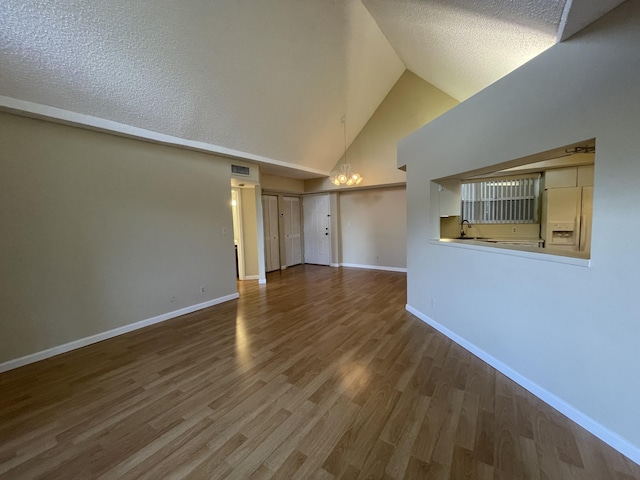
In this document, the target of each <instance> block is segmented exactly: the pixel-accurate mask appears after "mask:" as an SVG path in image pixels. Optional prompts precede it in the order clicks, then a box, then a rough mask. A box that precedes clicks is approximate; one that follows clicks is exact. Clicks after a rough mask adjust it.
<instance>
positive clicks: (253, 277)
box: [242, 275, 260, 280]
mask: <svg viewBox="0 0 640 480" xmlns="http://www.w3.org/2000/svg"><path fill="white" fill-rule="evenodd" d="M242 280H260V275H245V276H244V278H243V279H242Z"/></svg>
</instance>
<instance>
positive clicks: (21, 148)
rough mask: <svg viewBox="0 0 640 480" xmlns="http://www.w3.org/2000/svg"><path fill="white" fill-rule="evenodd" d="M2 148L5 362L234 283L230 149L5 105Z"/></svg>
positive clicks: (222, 291)
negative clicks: (134, 136) (155, 139)
mask: <svg viewBox="0 0 640 480" xmlns="http://www.w3.org/2000/svg"><path fill="white" fill-rule="evenodd" d="M0 152H1V154H0V172H1V174H0V230H1V231H2V234H1V235H0V265H2V268H0V305H2V307H1V308H0V363H2V362H4V361H7V360H10V359H16V358H18V357H21V356H25V355H28V354H32V353H35V352H38V351H42V350H45V349H48V348H51V347H54V346H59V345H62V344H65V343H67V342H71V341H73V340H77V339H81V338H84V337H87V336H90V335H94V334H97V333H100V332H105V331H108V330H111V329H114V328H117V327H121V326H124V325H127V324H131V323H134V322H138V321H141V320H145V319H148V318H151V317H154V316H157V315H160V314H163V313H166V312H171V311H175V310H178V309H180V308H184V307H188V306H191V305H195V304H199V303H202V302H205V301H208V300H212V299H216V298H220V297H223V296H227V295H230V294H235V293H236V284H235V267H234V254H233V233H232V218H231V207H230V198H231V197H230V187H229V161H228V160H226V159H222V158H219V157H215V156H212V155H206V154H202V153H197V152H192V151H187V150H180V149H176V148H172V147H165V146H160V145H155V144H151V143H145V142H140V141H136V140H130V139H125V138H121V137H117V136H112V135H106V134H102V133H97V132H92V131H88V130H82V129H78V128H73V127H69V126H64V125H59V124H53V123H48V122H44V121H40V120H34V119H29V118H25V117H19V116H14V115H11V114H7V113H0ZM223 227H226V229H227V234H223V233H222V229H223ZM201 286H204V287H205V293H204V294H201V293H200V287H201ZM172 296H175V301H174V302H172V301H171V297H172Z"/></svg>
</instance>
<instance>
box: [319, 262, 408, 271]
mask: <svg viewBox="0 0 640 480" xmlns="http://www.w3.org/2000/svg"><path fill="white" fill-rule="evenodd" d="M338 265H339V266H341V267H350V268H366V269H368V270H384V271H387V272H403V273H407V269H406V268H400V267H384V266H382V265H361V264H359V263H340V264H338ZM331 266H333V264H332V265H331ZM336 266H337V265H336Z"/></svg>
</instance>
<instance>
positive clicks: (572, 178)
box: [544, 165, 593, 190]
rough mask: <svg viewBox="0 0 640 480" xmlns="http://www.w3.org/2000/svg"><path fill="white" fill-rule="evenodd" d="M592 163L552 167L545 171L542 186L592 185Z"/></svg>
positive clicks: (548, 187)
mask: <svg viewBox="0 0 640 480" xmlns="http://www.w3.org/2000/svg"><path fill="white" fill-rule="evenodd" d="M592 186H593V165H580V166H578V167H565V168H554V169H551V170H547V171H546V172H545V182H544V188H546V189H547V190H548V189H550V188H570V187H592Z"/></svg>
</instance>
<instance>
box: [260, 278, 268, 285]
mask: <svg viewBox="0 0 640 480" xmlns="http://www.w3.org/2000/svg"><path fill="white" fill-rule="evenodd" d="M266 283H267V279H266V278H261V279H259V280H258V285H265V284H266Z"/></svg>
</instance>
